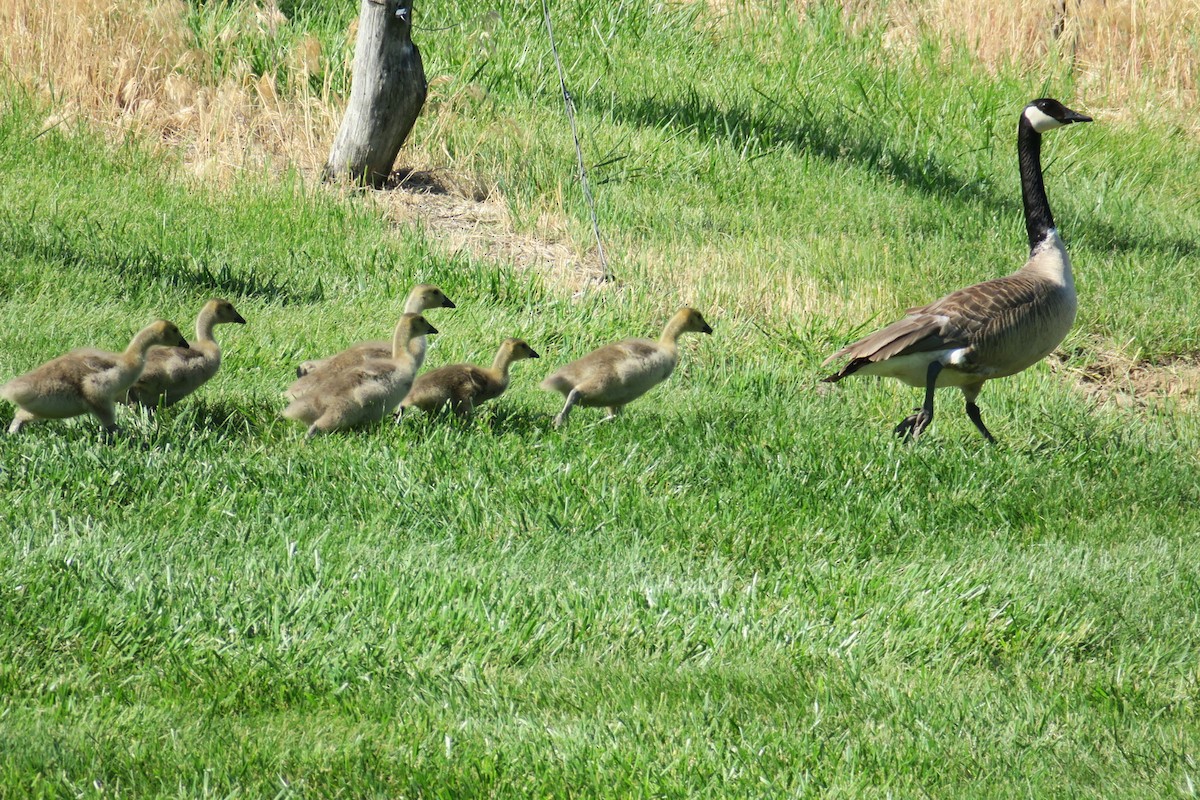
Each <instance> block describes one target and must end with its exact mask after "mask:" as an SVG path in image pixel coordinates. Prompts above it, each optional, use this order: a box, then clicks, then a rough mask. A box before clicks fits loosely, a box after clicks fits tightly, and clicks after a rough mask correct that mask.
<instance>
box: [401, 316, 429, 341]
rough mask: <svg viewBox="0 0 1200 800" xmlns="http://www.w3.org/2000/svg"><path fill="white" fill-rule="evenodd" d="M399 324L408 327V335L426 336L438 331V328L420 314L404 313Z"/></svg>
mask: <svg viewBox="0 0 1200 800" xmlns="http://www.w3.org/2000/svg"><path fill="white" fill-rule="evenodd" d="M400 326H401V327H404V328H407V329H408V334H409V336H428V335H429V334H431V333H437V332H438V329H437V328H435V327H433V326H432V325H430V324H429V320H427V319H425V318H424V317H423V316H421V315H420V314H405V315H404V316H402V317H400Z"/></svg>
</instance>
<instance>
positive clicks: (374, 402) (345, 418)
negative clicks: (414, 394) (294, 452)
mask: <svg viewBox="0 0 1200 800" xmlns="http://www.w3.org/2000/svg"><path fill="white" fill-rule="evenodd" d="M431 333H437V329H436V328H434V327H433V326H432V325H430V324H429V322H427V321H426V319H425V318H424V317H423V316H421V315H420V314H411V313H409V314H405V315H404V316H402V317H401V318H400V322H399V323H398V324H397V325H396V334H395V337H394V338H393V340H392V352H391V354H390V356H389V357H388V358H369V359H366V360H364V361H362V362H360V363H359V364H357V365H355V366H350V367H346V368H344V369H338V370H322V371H321V372H319V373H313V375H311V376H305V377H312V378H316V379H317V380H316V381H315V382H314V384H313V386H312V387H311V388H310V390H309V391H308V392H306V393H305V394H304V395H303V396H301V397H296V398H293V400H292V402H291V403H290V404H289V405H288V407H287V408H285V409H284V411H283V416H285V417H287V418H288V419H295V420H300V421H301V422H305V423H308V425H309V429H308V434H307V436H306V438H312V437H313V436H316V435H317V434H321V433H329V432H330V431H335V430H341V429H343V428H349V427H353V426H354V425H358V424H361V423H364V422H377V421H379V420H381V419H383V417H384V415H385V414H387V413H388V412H390V411H391V410H392V409H394V408H395V407H396V404H397V403H399V402H400V401H401V400H403V399H404V396H405V395H406V394H408V390H409V389H410V388H411V387H412V382H413V375H414V374H415V373H416V360H415V359H414V358H413V356H412V354H411V353H409V352H408V349H407V348H408V344H409V342H410V341H412V339H413V337H415V336H425V335H427V334H431Z"/></svg>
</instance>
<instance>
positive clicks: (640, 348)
mask: <svg viewBox="0 0 1200 800" xmlns="http://www.w3.org/2000/svg"><path fill="white" fill-rule="evenodd" d="M688 332H697V333H712V328H711V327H709V324H708V323H707V322H705V321H704V317H702V316H701V315H700V312H699V311H696V310H695V309H692V308H688V307H686V306H685V307H683V308H681V309H679V310H678V311H676V312H675V316H673V317H671V321H670V322H668V323H667V327H666V328H664V329H663V332H662V336H660V337H659V339H658V341H657V342H656V341H653V340H651V339H623V340H621V341H619V342H614V343H613V344H609V345H605V346H604V347H601V348H600V349H599V350H593V351H592V352H590V353H588V354H587V355H586V356H584V357H583V358H581V359H579V360H578V361H572V362H571V363H570V364H567V365H566V366H565V367H562V368H560V369H559V370H558V371H557V372H553V373H551V374H550V375H549V376H547V377H546V379H545V380H544V381H542V388H543V389H545V390H547V391H556V392H561V393H562V394H564V395H566V397H567V402H566V405H564V406H563V409H562V411H560V412H558V416H556V417H555V418H554V427H556V428H558V427H561V426H562V425H563V424H564V423H565V422H566V421H567V415H569V414H570V413H571V409H572V408H574V407H575V406H576V405H580V406H592V407H596V406H606V407H607V408H608V416H607V417H605V419H612V418H613V417H615V416H617V415H618V414H620V413H621V409H622V408H623V407H624V406H625V405H626V404H627V403H630V402H632V401H634V400H636V399H637V398H639V397H641V396H642V395H644V394H645V393H646V392H648V391H650V390H651V389H653V388H654V387H655V386H657V385H658V384H660V383H662V382H663V381H665V380H666V379H667V378H668V377H670V375H671V373H672V372H673V371H674V370H675V365H676V364H677V363H678V362H679V347H678V342H679V335H680V334H682V333H688Z"/></svg>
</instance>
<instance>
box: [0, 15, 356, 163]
mask: <svg viewBox="0 0 1200 800" xmlns="http://www.w3.org/2000/svg"><path fill="white" fill-rule="evenodd" d="M186 14H187V8H186V6H185V5H184V4H183V3H182V2H178V1H177V0H163V2H157V3H152V4H151V3H147V4H138V3H117V2H104V0H58V1H57V2H54V3H44V2H37V1H36V0H0V28H3V29H4V30H6V31H7V32H8V33H7V34H6V35H5V36H4V37H3V38H2V39H0V58H2V59H3V61H4V63H5V64H7V65H9V68H10V70H11V73H12V74H13V76H14V77H15V78H16V79H17V80H18V81H19V82H21V83H22V84H24V85H26V86H29V87H31V88H33V89H34V90H35V91H37V92H39V93H41V94H43V95H44V96H45V97H47V98H51V99H52V101H53V106H54V109H55V111H54V113H53V114H52V115H51V117H50V118H48V119H47V120H46V126H47V127H49V126H52V125H67V126H70V125H71V124H72V122H73V121H75V120H80V119H81V120H86V121H87V122H88V123H90V124H91V125H94V126H98V127H100V128H101V129H103V130H106V131H108V132H109V133H110V134H111V135H112V136H114V137H120V136H123V135H125V134H127V133H134V134H137V135H139V136H141V137H144V138H149V139H155V138H157V139H159V140H160V141H162V142H164V143H166V144H169V145H174V146H180V147H183V148H185V149H186V156H185V160H186V163H187V164H188V165H189V166H191V167H192V168H193V169H194V170H195V171H196V172H197V174H199V175H201V176H203V177H206V178H212V179H217V180H219V179H221V178H224V177H227V176H228V175H229V174H230V173H231V172H232V171H235V170H238V169H242V168H245V167H247V166H261V165H263V164H271V163H274V164H278V165H284V164H295V165H298V166H299V167H300V168H301V169H311V168H314V166H315V165H317V164H319V163H320V162H321V159H322V155H323V154H322V148H323V147H324V145H323V142H326V141H328V137H329V136H330V133H329V132H330V130H331V129H332V126H333V125H334V124H335V122H336V118H335V115H334V109H333V107H332V104H331V103H329V102H328V100H327V98H319V97H313V96H309V95H307V94H305V93H303V92H301V93H297V94H295V95H294V96H291V97H288V98H287V99H286V101H285V100H283V99H281V98H280V96H279V93H278V91H277V89H276V85H275V79H274V77H273V76H270V75H267V76H262V77H255V76H253V75H251V74H250V70H249V67H248V66H247V65H241V66H240V67H235V69H233V70H232V71H231V74H230V75H228V76H226V77H225V78H224V79H223V80H221V81H220V82H219V83H218V84H216V85H206V84H205V82H204V80H203V77H202V76H205V75H209V74H211V58H212V56H211V55H210V54H208V53H206V52H204V51H203V50H200V49H197V48H195V47H193V46H192V41H193V40H192V37H191V36H190V34H189V31H188V29H187V25H186ZM230 22H231V24H230V25H229V31H228V32H217V35H232V31H233V30H234V29H235V28H240V29H242V30H249V31H257V32H260V33H262V34H266V33H268V32H270V30H271V28H272V26H277V25H280V24H284V21H283V18H282V15H281V14H280V13H279V11H278V9H276V8H275V7H274V6H270V5H268V6H265V7H262V8H258V7H254V6H251V5H243V6H241V7H239V9H238V11H237V13H236V15H235V16H234V17H233V18H231V21H230ZM314 48H315V49H316V50H317V51H318V53H319V49H320V47H319V44H317V43H316V42H315V40H302V41H301V42H300V43H299V44H298V45H297V48H296V50H297V52H296V53H295V56H294V57H295V59H296V61H297V63H298V65H301V66H300V68H303V65H304V64H306V63H311V61H312V59H313V58H314V57H319V55H317V54H314V52H313V49H314Z"/></svg>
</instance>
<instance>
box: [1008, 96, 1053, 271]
mask: <svg viewBox="0 0 1200 800" xmlns="http://www.w3.org/2000/svg"><path fill="white" fill-rule="evenodd" d="M1017 160H1018V161H1019V162H1020V165H1021V199H1022V200H1023V201H1024V203H1025V230H1026V232H1027V233H1028V234H1029V249H1030V250H1031V251H1032V250H1033V249H1034V248H1035V247H1037V246H1038V244H1039V243H1040V242H1041V241H1042V240H1043V239H1045V238H1046V236H1047V235H1049V233H1050V231H1052V230H1054V216H1053V215H1052V214H1051V213H1050V200H1049V199H1047V197H1046V187H1045V185H1044V184H1043V183H1042V135H1041V134H1040V133H1038V132H1037V131H1035V130H1034V129H1033V125H1031V124H1030V123H1029V120H1027V119H1026V118H1025V116H1024V115H1021V124H1020V126H1019V127H1018V129H1017Z"/></svg>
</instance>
